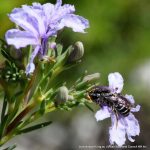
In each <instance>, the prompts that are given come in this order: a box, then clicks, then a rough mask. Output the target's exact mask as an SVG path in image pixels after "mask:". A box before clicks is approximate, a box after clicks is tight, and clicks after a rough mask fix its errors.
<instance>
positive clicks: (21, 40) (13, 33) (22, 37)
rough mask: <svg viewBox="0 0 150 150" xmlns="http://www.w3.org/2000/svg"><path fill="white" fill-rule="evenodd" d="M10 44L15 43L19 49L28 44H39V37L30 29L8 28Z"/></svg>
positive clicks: (7, 33)
mask: <svg viewBox="0 0 150 150" xmlns="http://www.w3.org/2000/svg"><path fill="white" fill-rule="evenodd" d="M5 38H6V41H7V43H8V44H10V45H14V46H15V47H16V48H17V49H18V48H21V47H25V46H27V45H30V44H31V45H37V44H39V43H38V41H37V39H35V37H34V36H33V35H32V33H30V32H28V31H20V30H18V29H11V30H8V31H7V32H6V34H5Z"/></svg>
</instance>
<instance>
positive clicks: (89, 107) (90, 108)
mask: <svg viewBox="0 0 150 150" xmlns="http://www.w3.org/2000/svg"><path fill="white" fill-rule="evenodd" d="M85 106H86V107H87V108H88V109H89V110H90V111H92V112H94V110H93V108H92V107H91V106H89V105H88V104H87V103H85Z"/></svg>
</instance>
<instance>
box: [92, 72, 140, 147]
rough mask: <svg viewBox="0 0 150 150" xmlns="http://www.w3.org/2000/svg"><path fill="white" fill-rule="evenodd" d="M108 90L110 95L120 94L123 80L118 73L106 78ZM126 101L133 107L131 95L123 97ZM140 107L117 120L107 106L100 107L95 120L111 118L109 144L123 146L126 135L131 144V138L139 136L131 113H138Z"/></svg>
mask: <svg viewBox="0 0 150 150" xmlns="http://www.w3.org/2000/svg"><path fill="white" fill-rule="evenodd" d="M108 81H109V88H110V89H111V91H112V93H120V92H121V91H122V89H123V78H122V76H121V75H120V73H118V72H116V73H111V74H109V76H108ZM125 97H126V98H127V100H128V101H129V102H130V103H131V104H132V105H134V103H135V102H134V99H133V96H132V95H125ZM139 110H140V106H139V105H137V106H136V107H135V108H131V112H130V113H129V115H128V116H126V117H124V116H122V115H120V114H119V116H118V117H119V118H118V120H117V118H116V115H115V113H114V112H113V111H112V109H111V108H110V107H108V106H106V105H105V106H102V108H101V109H100V110H99V111H97V113H96V114H95V117H96V120H97V121H100V120H104V119H106V118H109V117H111V122H112V125H111V127H110V128H109V134H110V137H109V141H110V144H114V143H116V144H117V145H118V146H122V145H123V144H125V141H126V135H127V137H128V139H129V140H130V141H131V142H134V139H133V138H132V137H133V136H136V135H139V133H140V127H139V123H138V121H137V119H136V118H135V117H134V115H133V114H132V112H138V111H139Z"/></svg>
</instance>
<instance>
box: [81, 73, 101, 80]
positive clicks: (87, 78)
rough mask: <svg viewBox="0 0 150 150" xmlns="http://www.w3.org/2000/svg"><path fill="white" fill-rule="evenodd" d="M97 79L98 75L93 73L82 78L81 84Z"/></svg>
mask: <svg viewBox="0 0 150 150" xmlns="http://www.w3.org/2000/svg"><path fill="white" fill-rule="evenodd" d="M99 78H100V73H94V74H90V75H87V76H85V77H84V78H83V82H93V81H95V80H97V79H99Z"/></svg>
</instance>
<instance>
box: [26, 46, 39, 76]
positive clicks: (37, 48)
mask: <svg viewBox="0 0 150 150" xmlns="http://www.w3.org/2000/svg"><path fill="white" fill-rule="evenodd" d="M39 50H40V46H36V47H35V49H34V51H33V53H32V54H31V58H30V62H29V64H28V65H27V67H26V74H27V75H28V74H30V73H32V72H33V71H34V69H35V65H34V63H33V60H34V58H35V57H36V55H37V54H38V52H39Z"/></svg>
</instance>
